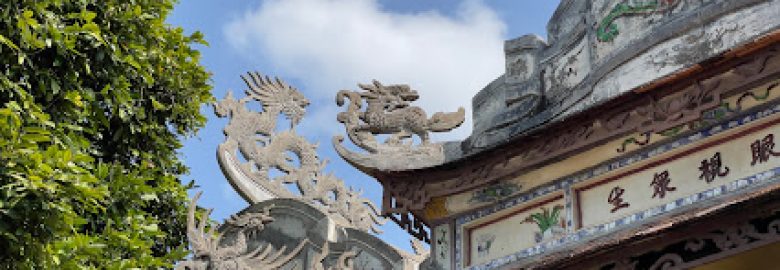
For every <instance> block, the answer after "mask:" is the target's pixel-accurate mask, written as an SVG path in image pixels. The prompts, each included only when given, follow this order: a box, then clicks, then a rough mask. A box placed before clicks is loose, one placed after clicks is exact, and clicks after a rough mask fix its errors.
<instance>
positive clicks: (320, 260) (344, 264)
mask: <svg viewBox="0 0 780 270" xmlns="http://www.w3.org/2000/svg"><path fill="white" fill-rule="evenodd" d="M329 250H330V248H329V247H328V245H327V244H326V245H324V246H322V252H320V254H317V255H315V257H314V259H313V260H312V261H311V265H310V267H309V268H310V269H313V270H352V269H355V266H354V265H355V261H354V259H355V257H357V255H358V253H357V252H354V251H351V250H350V251H347V252H344V253H341V255H339V258H338V261H337V262H336V265H334V266H331V267H327V268H326V267H325V264H326V262H325V258H327V257H328V254H330V253H329V252H330V251H329Z"/></svg>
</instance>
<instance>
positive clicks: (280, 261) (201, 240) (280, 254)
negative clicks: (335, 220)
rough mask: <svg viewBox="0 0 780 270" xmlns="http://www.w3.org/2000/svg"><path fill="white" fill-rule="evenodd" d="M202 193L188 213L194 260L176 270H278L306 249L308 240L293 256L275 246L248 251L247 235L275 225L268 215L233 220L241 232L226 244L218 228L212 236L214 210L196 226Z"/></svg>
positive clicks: (178, 266)
mask: <svg viewBox="0 0 780 270" xmlns="http://www.w3.org/2000/svg"><path fill="white" fill-rule="evenodd" d="M200 195H201V192H199V193H198V194H196V195H195V197H193V198H192V202H191V203H190V207H189V212H188V213H187V238H188V239H189V241H190V248H191V250H192V251H193V253H194V254H193V256H192V258H191V259H190V260H187V261H183V262H180V263H179V264H178V265H176V269H182V270H184V269H189V270H206V269H220V270H234V269H235V270H250V269H277V268H279V267H281V266H283V265H285V264H286V263H288V262H289V261H290V260H292V259H293V258H294V257H295V256H297V255H298V253H299V252H300V251H301V250H302V249H303V247H304V246H305V245H306V243H308V241H307V240H304V241H302V242H301V243H299V244H298V246H297V247H295V249H293V250H292V251H291V252H290V253H288V254H286V255H284V252H285V249H286V247H283V248H281V249H279V250H277V251H275V250H274V248H273V246H271V245H265V246H263V245H260V246H259V247H257V248H256V249H254V250H248V248H247V240H246V232H247V231H250V230H252V231H254V232H257V231H261V230H263V229H264V228H265V224H267V223H269V222H272V221H273V218H271V216H270V215H268V214H269V213H268V209H265V213H252V214H249V215H238V216H233V217H231V218H230V219H229V220H228V221H227V222H226V223H227V224H229V225H231V228H237V230H238V232H236V233H235V235H236V239H235V240H234V241H232V243H225V242H223V241H222V236H223V233H222V232H220V233H215V231H214V229H215V227H216V226H212V227H211V228H210V229H209V230H208V232H207V231H206V224H207V223H208V216H209V214H210V213H211V210H209V211H207V212H206V213H204V214H203V216H202V218H201V221H200V222H198V224H196V220H195V208H196V203H197V201H198V198H200Z"/></svg>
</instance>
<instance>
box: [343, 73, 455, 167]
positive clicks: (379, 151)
mask: <svg viewBox="0 0 780 270" xmlns="http://www.w3.org/2000/svg"><path fill="white" fill-rule="evenodd" d="M358 86H359V87H360V89H362V90H363V91H361V92H358V91H349V90H341V91H339V92H338V93H337V94H336V104H337V105H338V106H344V105H345V104H347V102H346V101H349V104H348V105H347V108H346V111H345V112H341V113H339V114H338V116H337V120H338V121H339V122H341V123H342V124H344V126H345V128H346V132H347V136H348V137H349V138H350V140H351V141H352V142H353V143H354V144H355V145H356V146H358V147H360V148H362V149H363V150H366V151H367V152H368V154H359V153H354V152H351V151H350V150H347V149H346V148H345V147H344V146H343V145H342V144H341V143H342V142H343V140H344V138H343V137H342V136H335V137H334V138H333V143H334V146H335V147H336V151H337V152H338V154H339V155H340V156H341V157H342V158H344V159H345V160H347V162H349V163H351V164H352V165H354V166H356V167H358V168H359V169H362V170H365V169H369V170H370V169H379V170H410V169H417V168H423V167H430V166H435V165H439V164H441V163H443V162H444V152H443V148H442V145H441V144H436V143H431V142H430V138H429V132H445V131H450V130H452V129H454V128H457V127H458V126H460V125H461V124H462V123H463V121H464V120H465V115H466V111H465V109H463V108H462V107H461V108H460V109H459V110H458V111H457V112H453V113H442V112H438V113H435V114H433V116H431V117H430V118H428V117H427V114H426V113H425V111H424V110H423V109H422V108H420V107H417V106H411V102H413V101H415V100H417V99H418V98H419V94H418V93H417V91H415V90H412V89H411V88H410V87H409V86H408V85H383V84H382V83H380V82H378V81H376V80H374V81H373V83H372V84H358ZM364 102H365V104H366V107H365V111H361V109H362V108H363V104H364ZM375 135H388V136H389V137H388V138H387V139H386V140H384V142H379V141H378V140H377V139H376V137H375ZM413 135H417V136H418V137H419V138H420V143H419V145H413V138H412V136H413Z"/></svg>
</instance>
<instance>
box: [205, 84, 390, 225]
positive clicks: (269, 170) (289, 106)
mask: <svg viewBox="0 0 780 270" xmlns="http://www.w3.org/2000/svg"><path fill="white" fill-rule="evenodd" d="M242 78H243V79H244V82H245V83H246V85H247V87H248V89H247V90H246V97H244V98H241V99H239V100H236V99H235V98H234V97H233V94H232V92H228V94H227V96H226V97H225V98H224V99H222V100H220V101H218V102H217V103H216V104H215V106H214V108H215V110H216V113H217V115H218V116H220V117H229V118H230V121H229V123H228V124H227V126H225V135H227V138H226V140H225V142H224V143H222V144H220V145H219V147H218V149H217V159H218V161H219V164H220V166H221V167H222V170H223V171H224V172H225V174H226V176H227V178H228V182H230V183H231V184H232V185H233V187H235V188H236V190H237V191H238V192H239V193H240V194H241V195H242V196H243V197H244V199H246V200H247V201H248V202H249V203H256V202H260V201H264V200H268V199H272V198H296V199H301V200H303V201H305V202H308V203H310V204H311V205H313V206H315V207H318V208H320V209H322V210H324V211H326V212H328V213H335V214H336V215H335V218H340V219H343V220H344V221H346V224H349V225H351V226H353V227H355V228H358V229H360V230H363V231H367V232H369V231H371V232H380V230H379V229H378V226H377V225H381V224H384V220H383V219H382V218H380V217H379V214H378V210H377V208H376V206H375V205H374V204H373V203H372V202H371V201H370V200H368V199H365V198H362V197H360V193H359V192H358V191H355V190H352V189H351V188H347V187H346V186H345V185H344V182H343V181H342V180H341V179H339V178H337V177H336V176H334V175H332V174H324V173H322V169H323V168H325V166H326V163H327V162H326V161H320V159H319V157H318V156H317V145H314V144H312V143H309V142H308V141H307V140H306V139H305V138H304V137H301V136H300V135H298V134H296V133H295V130H294V127H295V126H296V125H297V124H298V123H299V122H300V120H301V119H302V118H303V116H304V114H305V112H306V106H308V105H309V101H308V100H307V99H306V98H305V97H304V96H303V94H301V92H299V91H298V90H297V89H295V87H292V86H290V85H288V84H287V83H285V82H284V81H282V80H281V79H278V78H276V79H271V78H269V77H267V76H263V75H261V74H259V73H256V72H255V73H249V74H248V75H247V76H242ZM251 101H258V102H260V103H261V105H262V109H263V111H262V112H255V111H251V110H249V109H248V108H247V106H246V105H247V103H248V102H251ZM279 114H283V115H285V116H286V117H287V119H288V120H289V121H290V129H288V130H282V131H279V130H278V129H277V125H276V123H277V117H278V116H279ZM239 155H240V156H241V157H243V161H242V160H241V159H240V158H239ZM291 189H293V190H291Z"/></svg>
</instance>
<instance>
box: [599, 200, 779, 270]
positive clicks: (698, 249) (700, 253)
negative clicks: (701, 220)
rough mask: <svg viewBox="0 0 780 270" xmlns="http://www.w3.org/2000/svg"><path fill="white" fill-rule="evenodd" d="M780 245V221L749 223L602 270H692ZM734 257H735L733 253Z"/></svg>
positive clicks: (773, 218) (627, 258) (767, 219)
mask: <svg viewBox="0 0 780 270" xmlns="http://www.w3.org/2000/svg"><path fill="white" fill-rule="evenodd" d="M777 241H780V217H778V215H777V213H775V214H774V215H773V216H770V217H765V218H758V219H754V220H750V221H745V222H742V223H739V224H736V225H730V226H724V227H723V228H720V229H717V230H713V231H710V232H707V233H704V234H702V235H700V236H695V237H691V238H688V239H685V240H683V241H680V242H676V243H673V244H670V245H667V246H666V247H664V248H663V249H662V250H652V251H649V252H646V253H644V254H625V255H624V256H625V257H624V258H622V259H619V260H617V261H616V262H613V263H611V264H607V265H604V266H602V267H601V268H600V269H689V268H693V267H695V266H699V265H701V264H702V263H703V262H707V261H710V260H711V259H712V258H714V257H718V256H722V255H723V253H729V252H741V251H747V250H750V249H752V248H756V247H759V246H762V245H765V244H769V243H774V242H777ZM732 254H733V253H732Z"/></svg>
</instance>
